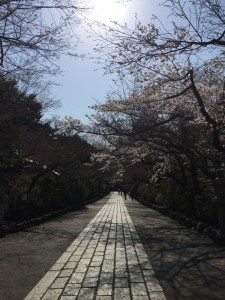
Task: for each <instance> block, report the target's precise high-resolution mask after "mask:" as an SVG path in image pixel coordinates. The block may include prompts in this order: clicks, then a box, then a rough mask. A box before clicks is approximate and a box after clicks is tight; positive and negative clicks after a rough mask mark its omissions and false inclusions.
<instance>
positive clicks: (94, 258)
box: [92, 255, 104, 262]
mask: <svg viewBox="0 0 225 300" xmlns="http://www.w3.org/2000/svg"><path fill="white" fill-rule="evenodd" d="M103 258H104V256H103V255H94V256H93V258H92V261H100V262H102V261H103Z"/></svg>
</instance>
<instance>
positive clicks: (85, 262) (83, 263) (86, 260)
mask: <svg viewBox="0 0 225 300" xmlns="http://www.w3.org/2000/svg"><path fill="white" fill-rule="evenodd" d="M89 264H90V259H89V258H81V260H80V261H79V264H78V266H88V265H89Z"/></svg>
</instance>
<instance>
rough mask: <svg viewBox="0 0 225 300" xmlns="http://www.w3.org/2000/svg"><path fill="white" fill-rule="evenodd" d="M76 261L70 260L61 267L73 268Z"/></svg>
mask: <svg viewBox="0 0 225 300" xmlns="http://www.w3.org/2000/svg"><path fill="white" fill-rule="evenodd" d="M77 264H78V262H77V261H70V262H67V263H66V264H65V266H64V267H63V269H75V268H76V266H77Z"/></svg>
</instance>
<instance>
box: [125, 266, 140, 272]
mask: <svg viewBox="0 0 225 300" xmlns="http://www.w3.org/2000/svg"><path fill="white" fill-rule="evenodd" d="M128 269H129V272H130V273H141V269H140V266H139V265H128Z"/></svg>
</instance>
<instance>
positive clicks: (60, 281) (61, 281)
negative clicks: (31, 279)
mask: <svg viewBox="0 0 225 300" xmlns="http://www.w3.org/2000/svg"><path fill="white" fill-rule="evenodd" d="M68 279H69V278H68V277H62V278H56V280H55V281H54V282H53V284H52V285H51V288H52V289H63V288H64V286H65V285H66V283H67V281H68Z"/></svg>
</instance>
